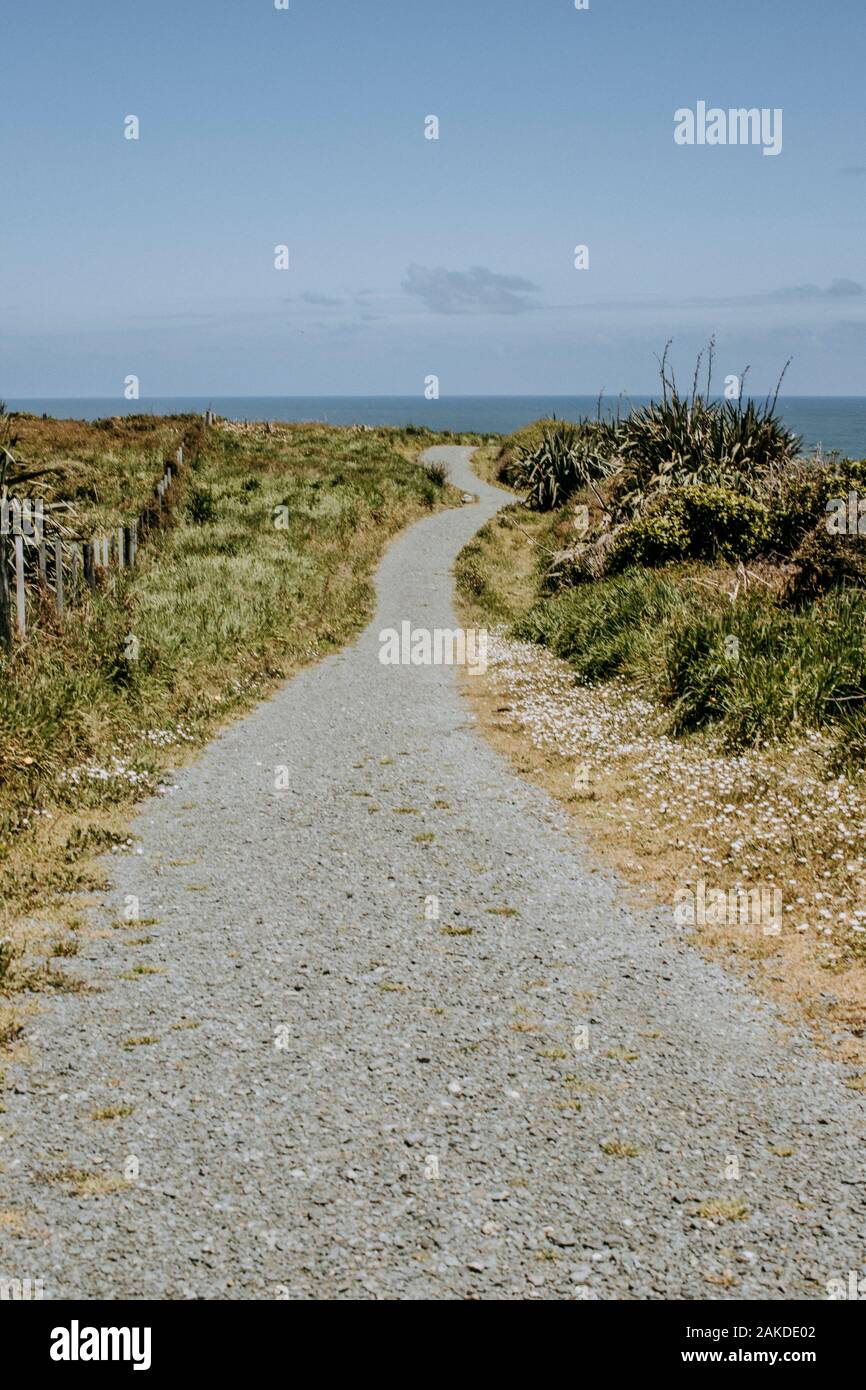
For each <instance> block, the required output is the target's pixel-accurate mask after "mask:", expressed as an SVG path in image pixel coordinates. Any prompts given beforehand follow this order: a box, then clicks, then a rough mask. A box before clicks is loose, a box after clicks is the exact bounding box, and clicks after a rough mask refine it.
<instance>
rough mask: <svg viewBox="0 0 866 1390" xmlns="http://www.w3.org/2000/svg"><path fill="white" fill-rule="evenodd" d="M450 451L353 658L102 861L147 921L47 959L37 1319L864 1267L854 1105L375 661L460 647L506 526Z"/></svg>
mask: <svg viewBox="0 0 866 1390" xmlns="http://www.w3.org/2000/svg"><path fill="white" fill-rule="evenodd" d="M469 455H470V451H469V450H467V449H456V448H449V449H436V450H433V451H432V452H431V457H435V458H438V459H440V460H442V461H445V462H446V463H447V465H448V466H449V468H450V470H451V473H452V476H453V478H454V481H455V482H456V483H457V485H458V487H462V488H465V489H466V490H467V491H471V492H472V493H473V494H478V495H480V502H479V503H478V504H477V505H467V506H465V507H464V508H463V509H458V510H454V511H449V512H443V513H439V514H437V515H434V516H431V517H430V518H428V519H425V520H423V521H421V522H419V523H418V524H417V525H415V526H414V527H413V528H412V529H411V530H410V531H408V532H407V533H406V534H404V535H403V536H402V537H401V538H400V539H398V540H397V542H396V543H395V544H394V545H393V546H392V547H391V549H390V550H389V551H388V553H387V555H386V557H385V559H384V561H383V563H382V565H381V568H380V571H379V576H378V596H379V597H378V610H377V613H376V616H375V619H374V621H373V623H372V624H371V626H370V627H369V628H368V629H367V630H366V631H365V632H364V633H363V635H362V636H361V637H360V638H359V640H358V641H357V642H356V643H355V644H354V645H352V646H350V647H348V648H347V649H346V650H344V651H342V652H341V653H339V654H338V655H336V656H332V657H329V658H327V659H326V660H324V661H322V662H321V663H320V664H319V665H317V666H314V667H310V668H309V669H307V670H305V671H303V672H302V673H301V674H299V675H298V676H296V677H295V678H294V679H293V680H291V681H290V682H288V683H287V684H286V685H285V686H284V687H283V688H282V689H281V691H280V692H279V693H278V694H277V695H276V696H275V697H274V698H273V699H271V700H269V701H268V702H267V703H265V704H262V705H261V706H260V707H259V708H257V709H256V710H255V711H254V712H253V713H252V714H251V715H250V716H249V717H247V718H245V719H243V720H241V721H240V722H238V723H236V724H234V725H233V726H232V727H231V728H229V729H228V730H227V731H226V732H225V733H224V734H223V735H221V736H220V737H219V738H217V739H216V740H215V741H214V742H213V743H212V744H211V745H210V746H209V747H208V748H207V749H206V750H205V752H204V754H203V755H202V756H201V758H200V759H199V760H198V761H196V762H195V763H194V764H193V765H192V766H189V767H187V768H185V769H184V770H183V771H181V772H180V773H179V774H178V775H177V778H176V781H177V786H176V789H175V790H173V791H172V792H171V793H170V794H167V795H164V796H162V797H160V798H155V799H153V800H151V801H149V802H148V803H147V804H146V805H145V806H144V808H143V809H142V811H141V813H140V815H139V817H138V820H137V824H136V832H137V835H138V836H139V845H140V849H141V853H136V854H130V855H128V856H126V857H122V858H113V859H112V860H111V861H110V868H111V873H112V878H113V882H114V885H115V887H114V889H113V891H112V893H111V895H110V898H109V899H108V900H107V902H106V911H105V921H106V923H107V922H108V921H109V920H111V919H113V918H114V917H116V916H117V914H118V913H119V912H122V910H123V904H124V902H125V901H126V895H130V894H131V895H135V896H136V897H138V898H139V900H140V912H141V916H142V917H143V918H155V919H157V920H156V922H155V924H154V925H152V926H148V927H142V928H140V929H136V928H135V927H133V926H131V927H130V930H129V931H126V930H116V931H112V932H107V933H106V934H105V936H104V937H101V938H98V939H96V940H94V941H93V942H92V943H90V944H89V945H88V946H87V948H86V950H85V951H84V952H83V954H82V956H81V957H79V958H78V959H77V960H76V961H75V962H70V963H69V966H68V968H69V969H71V970H74V971H80V972H82V973H83V974H84V977H85V978H86V979H88V980H90V981H93V982H95V983H98V984H99V986H100V991H99V992H92V993H82V994H76V995H65V996H61V997H58V998H56V999H52V1000H47V1001H45V1003H44V1004H43V1007H42V1010H41V1013H40V1014H39V1016H38V1018H37V1019H36V1020H35V1021H34V1023H33V1025H32V1027H31V1028H30V1029H29V1034H30V1038H31V1042H32V1047H31V1054H32V1061H31V1062H30V1064H29V1065H28V1066H26V1067H19V1068H17V1069H16V1072H15V1076H14V1078H13V1079H14V1080H15V1081H17V1089H16V1090H15V1092H14V1093H10V1094H9V1095H8V1096H7V1097H6V1101H7V1112H6V1113H5V1114H4V1115H2V1116H0V1136H2V1142H0V1208H3V1209H7V1210H8V1209H13V1210H15V1211H17V1212H18V1213H22V1212H23V1213H25V1227H24V1230H23V1231H22V1233H21V1234H19V1235H11V1234H10V1231H11V1230H12V1229H13V1227H12V1226H11V1225H10V1224H8V1223H7V1224H5V1225H4V1224H3V1223H0V1274H4V1275H6V1276H8V1277H27V1276H29V1277H31V1278H42V1279H43V1280H44V1282H45V1294H46V1297H50V1298H57V1297H63V1296H71V1297H75V1296H83V1297H87V1298H97V1299H103V1298H108V1299H110V1298H121V1297H134V1298H142V1297H158V1298H188V1297H199V1298H201V1297H204V1298H214V1297H217V1298H218V1297H229V1298H286V1297H288V1298H297V1297H317V1298H335V1297H360V1298H367V1297H401V1298H431V1297H432V1298H452V1297H505V1298H523V1297H526V1296H530V1297H557V1298H563V1297H564V1298H595V1297H598V1298H617V1297H625V1298H631V1297H639V1298H660V1297H666V1298H699V1299H715V1298H724V1297H734V1298H750V1297H759V1296H764V1297H771V1298H780V1297H795V1298H796V1297H812V1298H824V1297H826V1291H825V1285H826V1281H827V1280H828V1279H831V1278H834V1277H843V1278H847V1273H848V1271H849V1270H850V1269H858V1270H859V1269H860V1268H861V1265H862V1263H863V1261H864V1259H866V1239H864V1235H866V1232H864V1217H866V1205H864V1196H866V1167H864V1163H863V1155H864V1150H863V1137H864V1132H863V1108H862V1100H861V1099H860V1098H859V1097H858V1096H856V1095H855V1094H853V1093H852V1092H850V1091H846V1090H845V1089H844V1087H843V1086H842V1084H841V1079H840V1076H839V1073H838V1071H837V1070H836V1069H835V1068H834V1067H833V1066H832V1065H831V1064H829V1063H828V1062H825V1061H824V1060H823V1059H821V1058H820V1057H819V1056H818V1055H817V1054H816V1053H815V1052H814V1051H813V1049H812V1048H811V1046H810V1044H809V1043H808V1041H807V1039H806V1038H805V1036H803V1035H802V1034H800V1033H799V1032H797V1031H792V1030H790V1029H788V1028H785V1027H783V1025H782V1024H781V1022H780V1021H779V1019H778V1017H777V1016H776V1015H775V1013H774V1012H773V1010H772V1009H771V1008H770V1007H769V1006H767V1005H765V1004H763V1003H761V1002H759V1001H757V1000H756V999H755V998H753V997H752V996H751V995H750V994H749V993H748V991H747V990H746V989H745V988H744V987H742V986H741V985H740V984H738V983H737V982H736V981H735V980H734V979H732V978H731V977H729V976H727V975H725V974H724V973H723V972H722V971H721V970H720V969H719V968H717V967H716V966H714V965H712V964H708V963H707V962H706V961H704V960H703V959H702V958H701V957H700V956H699V955H698V954H697V953H696V952H694V951H693V950H692V949H691V948H690V947H689V946H688V945H687V943H686V942H684V941H683V940H682V939H681V938H680V937H679V936H678V935H677V934H676V932H675V929H674V928H673V926H672V922H671V914H670V913H666V912H664V911H661V910H660V911H659V912H658V913H657V914H656V915H655V916H652V915H649V914H647V915H640V914H638V913H636V912H635V911H634V910H632V909H629V908H628V907H627V906H626V905H625V904H624V903H623V902H622V901H621V900H620V898H619V896H618V890H617V885H616V883H615V881H614V880H613V879H612V878H611V877H610V876H608V875H606V874H605V872H603V871H601V870H599V869H598V868H597V866H596V865H595V864H594V863H593V861H592V857H591V854H590V853H589V851H588V850H582V849H581V848H580V847H579V846H576V845H575V842H574V840H573V838H572V837H571V835H570V832H569V830H568V828H567V824H566V817H565V814H564V812H563V811H562V810H561V809H560V808H559V807H558V806H557V805H556V804H555V803H553V802H552V801H551V800H550V799H549V798H548V797H547V796H546V795H545V794H544V793H543V792H541V791H540V790H537V789H535V788H533V787H532V786H529V785H526V784H524V783H522V782H521V781H520V780H518V779H517V778H516V777H515V776H514V775H513V773H512V771H511V770H510V768H509V767H508V766H507V765H506V764H505V763H504V762H503V761H502V759H501V758H500V757H499V756H498V755H497V754H496V753H495V752H494V751H493V750H492V749H491V748H490V747H489V746H488V745H487V744H486V743H485V742H484V740H483V738H482V737H481V736H480V735H479V734H478V733H477V732H476V730H475V729H474V727H473V723H472V719H471V715H470V713H469V710H468V706H467V704H466V703H465V702H464V701H463V700H462V697H461V696H460V695H459V693H458V688H457V683H456V679H455V673H454V671H453V670H452V669H451V668H448V667H444V666H429V667H396V666H383V665H381V664H380V663H379V660H378V652H379V632H380V630H381V629H383V628H385V627H396V628H399V626H400V623H401V622H402V621H404V620H409V621H411V623H412V624H413V625H414V626H416V627H418V626H426V627H429V628H433V627H437V626H438V627H448V628H450V627H453V626H454V624H455V619H454V614H453V609H452V582H453V581H452V578H451V573H450V571H451V566H452V564H453V561H454V558H455V556H456V555H457V553H458V551H459V550H460V548H461V546H462V545H464V544H465V542H466V541H467V540H468V539H469V538H470V536H471V535H472V534H473V532H474V531H475V530H476V529H477V528H478V527H479V526H480V525H481V524H482V522H483V521H484V520H485V519H486V518H488V517H490V516H491V515H492V514H493V513H494V512H495V511H496V509H497V508H498V507H500V506H501V505H502V503H503V494H502V493H501V492H498V491H497V490H496V489H494V488H491V487H488V486H486V485H485V484H482V483H480V482H479V480H478V479H477V478H476V477H475V475H474V474H472V473H471V472H470V469H469ZM279 767H285V768H287V769H288V773H287V783H288V785H287V787H286V788H285V789H280V790H276V789H275V768H279ZM431 837H432V838H431ZM434 897H435V898H436V899H438V909H439V917H438V920H437V919H436V918H435V917H434V916H432V915H431V914H432V913H433V912H434V910H435V905H434V904H433V903H432V899H433V898H434ZM425 902H426V904H427V915H426V916H425ZM470 929H471V930H470ZM143 936H149V937H150V938H151V940H150V942H149V943H146V944H144V945H138V946H133V945H128V944H126V943H127V942H128V941H130V940H131V939H135V938H139V939H140V938H141V937H143ZM136 965H146V966H151V967H155V968H158V969H160V970H161V971H162V973H159V974H140V975H137V976H132V977H130V976H129V972H130V971H131V970H132V968H133V967H134V966H136ZM189 1024H194V1025H198V1026H193V1027H190V1026H187V1025H189ZM580 1029H586V1030H587V1033H586V1036H587V1037H588V1046H587V1047H586V1048H584V1047H582V1038H583V1035H582V1034H581V1033H580V1031H579V1030H580ZM576 1030H578V1031H577V1042H578V1049H577V1050H576V1049H575V1032H576ZM134 1038H138V1039H142V1038H151V1039H153V1040H154V1041H151V1042H139V1043H138V1044H136V1045H130V1040H131V1039H134ZM124 1044H126V1046H124ZM125 1104H128V1105H130V1106H133V1107H134V1108H133V1110H132V1113H131V1114H129V1115H126V1116H123V1115H121V1116H119V1117H118V1118H116V1119H114V1120H95V1119H92V1118H90V1116H91V1115H92V1113H93V1112H94V1111H98V1110H100V1109H103V1108H105V1107H115V1106H123V1105H125ZM130 1160H134V1162H130ZM136 1171H137V1176H134V1174H135V1173H136ZM76 1173H78V1174H79V1177H78V1180H77V1181H78V1186H79V1187H80V1185H81V1183H82V1182H84V1185H85V1186H88V1185H90V1186H94V1185H95V1186H97V1187H100V1186H102V1187H111V1185H112V1182H113V1181H114V1180H116V1179H118V1178H122V1177H123V1175H124V1174H125V1173H126V1174H127V1175H130V1174H131V1175H133V1176H132V1177H131V1179H130V1180H129V1182H128V1185H127V1186H124V1187H120V1188H118V1189H117V1190H116V1191H113V1192H108V1193H103V1194H102V1195H80V1194H79V1195H75V1190H74V1189H75V1188H76V1178H75V1174H76ZM36 1174H41V1175H45V1174H49V1175H51V1174H54V1175H55V1176H56V1177H59V1179H60V1180H59V1181H55V1182H48V1183H46V1182H44V1181H41V1180H35V1177H34V1175H36ZM82 1174H90V1175H97V1176H96V1177H91V1178H90V1179H86V1178H82V1177H81V1176H80V1175H82ZM737 1175H738V1176H737ZM711 1199H721V1200H722V1201H723V1202H724V1203H725V1206H724V1207H723V1208H722V1209H721V1212H720V1214H721V1215H727V1216H728V1217H731V1216H735V1217H736V1218H737V1219H733V1220H726V1221H723V1222H721V1223H719V1224H711V1223H710V1222H709V1221H708V1220H707V1219H705V1218H704V1217H701V1216H699V1215H697V1214H696V1213H697V1209H698V1207H699V1206H700V1205H701V1204H702V1203H706V1202H707V1201H709V1200H711ZM733 1281H736V1282H733Z"/></svg>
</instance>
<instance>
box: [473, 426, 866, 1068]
mask: <svg viewBox="0 0 866 1390" xmlns="http://www.w3.org/2000/svg"><path fill="white" fill-rule="evenodd" d="M680 405H681V403H679V404H677V406H676V409H675V410H673V411H672V420H673V417H676V419H677V420H678V421H679V423H680V424H681V425H683V428H684V429H687V427H688V418H687V417H688V412H685V417H684V415H683V413H682V412H681V411H680ZM696 415H697V417H700V416H701V406H700V402H698V404H697V406H696ZM684 420H685V422H684ZM655 423H656V424H657V425H658V423H659V422H658V421H656V422H655ZM668 423H671V424H672V421H671V422H668ZM747 425H748V427H749V428H752V427H753V425H754V420H753V419H751V417H749V418H748V419H747ZM698 426H699V428H698V429H697V433H698V434H699V433H700V430H702V429H706V430H707V431H709V426H707V424H706V421H705V420H701V419H700V418H699V419H698ZM659 428H661V426H659ZM739 428H740V427H739V426H738V425H737V424H736V421H733V422H732V421H731V420H729V421H728V423H727V424H726V425H725V429H728V430H730V431H732V432H733V433H734V434H736V433H737V432H738V431H739ZM646 429H647V421H646V419H643V420H641V421H639V422H638V426H637V428H636V429H635V431H634V433H633V435H631V436H629V434H628V431H627V430H624V429H623V427H622V425H620V426H617V432H616V434H615V436H610V435H607V436H605V438H603V439H602V441H601V442H602V443H605V441H606V442H607V443H608V444H609V443H610V440H611V438H612V437H613V438H615V446H616V452H614V453H607V452H606V451H605V449H603V448H601V447H600V437H599V434H598V432H597V430H596V427H595V425H594V423H593V422H586V423H585V424H584V425H581V424H580V423H578V424H577V425H576V426H574V427H568V426H562V425H561V424H560V423H558V422H555V423H553V424H550V423H547V424H545V423H543V422H540V423H539V426H538V428H537V429H536V430H535V431H524V432H522V434H521V437H515V438H512V439H510V440H505V441H503V443H502V445H501V446H500V447H499V448H498V449H494V448H493V447H491V446H487V447H486V448H485V449H483V450H481V451H479V455H478V458H479V464H478V471H479V473H481V475H482V476H487V477H493V478H496V479H498V480H499V481H500V482H505V483H507V484H508V485H509V486H510V487H511V488H512V489H513V490H514V492H515V502H514V504H513V505H512V506H511V507H509V508H507V509H506V510H505V511H504V512H503V513H501V514H500V515H499V516H498V517H496V518H494V519H493V520H492V521H491V522H490V523H489V524H488V525H487V526H486V527H485V528H483V530H482V531H481V532H480V533H479V534H478V536H476V537H475V538H474V539H473V541H472V542H471V543H470V544H469V545H468V546H467V547H466V548H465V549H464V551H463V552H462V554H461V556H460V557H459V559H458V562H457V566H456V578H457V584H458V593H459V596H460V601H461V606H462V610H463V619H464V621H465V622H466V623H467V625H468V624H474V625H480V624H485V625H487V626H492V627H495V628H496V629H497V631H498V634H499V635H498V636H497V638H496V639H495V640H494V641H493V643H492V644H491V666H490V671H489V673H488V677H487V679H486V681H484V682H479V681H475V682H470V683H467V684H468V690H469V694H470V698H472V699H473V700H474V702H475V704H476V708H477V710H478V712H479V714H480V716H481V719H482V721H483V723H484V725H485V726H486V729H487V732H488V734H489V736H490V737H491V738H492V740H493V741H494V742H495V743H496V744H497V745H498V746H499V747H501V748H502V749H503V751H504V752H505V753H507V754H508V755H509V756H510V757H511V758H512V759H513V761H514V763H515V764H516V766H517V767H518V769H519V770H520V771H521V772H523V773H524V774H525V775H528V776H530V777H531V778H533V779H534V780H537V781H538V782H539V783H540V784H542V785H543V786H545V787H546V789H547V790H548V791H550V792H551V793H552V794H553V795H555V796H557V797H558V798H559V799H560V800H562V801H563V802H564V803H565V804H566V805H567V806H568V807H569V809H570V811H571V812H572V814H573V815H574V816H575V818H576V820H577V821H578V822H579V823H580V825H581V826H582V827H583V830H584V832H585V833H586V834H588V835H589V837H590V839H591V842H592V844H593V846H594V848H595V850H596V851H597V852H598V853H599V854H600V855H601V856H602V857H604V858H606V859H607V860H608V861H609V862H610V863H611V864H613V865H614V866H615V867H616V868H617V870H619V871H620V872H621V874H622V876H623V878H624V879H625V880H627V881H630V882H631V883H632V884H633V885H634V887H635V889H636V890H637V891H638V892H639V894H640V896H641V900H642V901H646V902H648V903H649V902H652V903H654V904H656V906H657V910H658V909H660V910H661V914H662V918H661V920H662V922H664V921H667V922H668V923H669V926H670V930H671V932H672V933H674V932H677V931H680V930H682V926H681V925H680V924H679V923H678V921H677V919H676V916H675V905H676V902H677V901H678V898H679V897H681V896H682V894H683V893H685V894H686V895H688V894H692V895H694V894H696V893H697V892H698V891H699V890H700V891H701V892H703V891H704V889H706V890H707V891H715V890H719V891H720V893H721V894H723V895H727V898H728V901H729V902H735V903H736V905H737V909H738V911H739V908H740V906H741V904H742V903H743V902H744V901H745V895H746V894H748V893H749V892H753V891H754V890H755V889H756V888H759V887H761V888H766V889H768V890H771V891H778V894H779V899H778V901H779V902H780V904H781V908H780V921H781V930H780V931H779V932H778V933H776V932H775V931H773V932H772V933H770V932H765V931H764V925H765V924H764V923H762V922H760V921H758V922H752V921H749V922H746V923H745V924H744V922H743V920H742V919H741V918H740V917H739V916H738V915H737V913H734V912H732V911H727V912H726V913H721V914H720V915H719V917H718V918H717V919H716V920H711V921H708V922H705V923H703V924H701V926H700V928H699V929H696V930H695V931H694V938H695V940H696V941H697V942H698V943H699V944H700V945H701V946H703V947H705V948H706V949H708V950H710V951H712V952H713V953H715V954H718V955H720V956H721V957H723V958H724V959H725V960H727V961H731V962H734V963H735V964H736V965H737V966H738V967H739V968H741V969H743V970H744V971H746V972H747V973H748V975H749V976H750V978H751V979H752V980H754V981H755V982H756V983H758V984H760V985H761V986H762V987H766V989H767V990H768V991H769V992H771V993H774V994H776V995H777V996H779V997H780V998H782V999H783V1000H784V1001H786V1002H787V1003H789V1004H790V1005H791V1006H792V1008H794V1009H795V1010H796V1014H797V1016H798V1017H802V1016H803V1015H804V1014H805V1016H806V1017H807V1018H809V1019H811V1020H812V1021H813V1022H814V1023H815V1025H816V1027H817V1028H819V1029H820V1030H821V1032H822V1034H823V1036H824V1037H825V1039H826V1038H830V1040H831V1045H832V1046H833V1048H834V1049H835V1050H836V1052H837V1055H839V1056H840V1057H841V1058H842V1059H843V1060H845V1061H846V1062H849V1063H850V1064H851V1066H852V1067H854V1068H856V1069H855V1070H854V1072H853V1073H852V1075H851V1077H850V1078H849V1084H851V1085H852V1086H855V1087H856V1088H858V1089H862V1088H864V1087H866V1073H864V1071H863V1067H864V1066H866V1042H864V1040H866V856H864V849H863V846H864V843H866V776H864V763H866V738H864V728H866V725H864V719H866V638H864V633H866V587H864V579H863V575H864V555H863V551H864V549H866V538H861V537H860V535H859V534H858V531H857V527H856V525H855V526H854V528H852V527H850V526H845V527H843V528H839V527H837V528H835V529H834V528H831V527H828V524H827V518H828V516H832V515H835V514H836V513H837V512H838V511H839V508H838V505H837V504H838V499H840V498H845V499H846V504H848V503H850V494H851V493H852V492H853V493H855V494H857V496H860V495H862V494H864V493H866V487H864V486H863V482H864V478H866V465H864V464H863V463H862V462H860V461H853V462H852V461H848V460H841V459H830V460H823V459H820V458H817V459H808V460H803V459H799V458H797V457H796V452H797V451H796V448H795V443H796V442H795V441H789V440H784V439H782V438H781V436H780V435H778V434H774V433H773V431H774V425H773V422H772V419H769V421H768V420H767V418H765V419H764V424H763V426H762V428H761V430H758V431H757V434H756V437H757V439H758V443H757V445H756V446H755V452H754V456H752V457H749V456H743V455H742V453H741V451H740V450H737V449H734V448H733V445H732V446H731V450H732V455H733V462H732V461H731V460H730V459H729V460H728V462H727V463H726V464H725V465H724V468H721V469H720V465H719V453H718V449H717V445H718V440H716V441H715V443H714V444H713V447H712V448H710V449H708V450H706V452H702V450H703V449H704V445H703V444H702V443H701V440H700V438H697V439H689V438H685V437H684V438H683V439H681V440H680V442H679V447H678V450H674V449H673V448H672V447H671V445H670V439H668V440H667V442H666V444H665V446H664V447H663V448H661V449H660V450H659V451H658V453H657V454H656V455H655V456H654V457H653V459H652V461H651V466H650V462H649V461H648V458H647V457H645V456H642V455H641V454H640V453H639V451H637V446H636V445H635V439H639V438H640V437H641V435H642V432H643V433H645V432H646ZM762 431H763V432H762ZM767 435H769V436H770V443H769V446H768V447H766V448H765V445H766V444H767ZM686 445H688V446H689V447H688V448H687V447H686ZM780 446H781V453H780V452H779V447H780ZM689 449H691V450H692V452H691V453H689ZM786 451H789V452H790V455H791V456H790V457H786V456H785V453H786ZM684 460H685V461H684ZM668 464H670V465H671V466H667V465H668ZM638 483H639V484H640V486H638V485H637V484H638ZM846 514H847V515H849V516H850V514H851V512H850V506H848V505H846Z"/></svg>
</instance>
